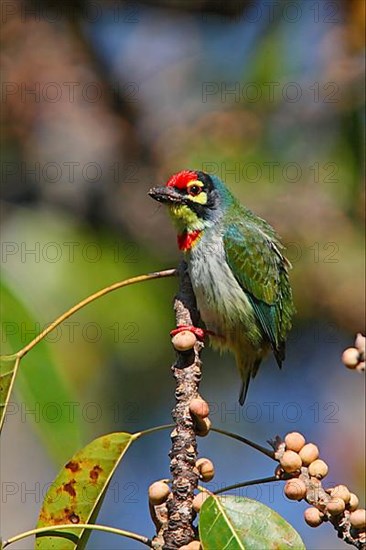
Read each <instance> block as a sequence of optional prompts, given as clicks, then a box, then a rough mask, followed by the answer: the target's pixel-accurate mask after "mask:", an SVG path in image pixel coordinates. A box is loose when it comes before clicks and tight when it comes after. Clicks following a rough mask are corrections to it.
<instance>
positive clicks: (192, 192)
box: [187, 180, 207, 204]
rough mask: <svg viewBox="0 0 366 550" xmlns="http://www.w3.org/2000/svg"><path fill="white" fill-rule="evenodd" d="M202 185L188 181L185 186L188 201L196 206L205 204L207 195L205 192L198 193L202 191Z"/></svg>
mask: <svg viewBox="0 0 366 550" xmlns="http://www.w3.org/2000/svg"><path fill="white" fill-rule="evenodd" d="M202 187H203V183H202V182H201V181H199V180H193V181H190V182H189V184H188V185H187V195H188V198H189V200H191V201H192V202H196V203H198V204H206V203H207V193H206V192H205V191H200V190H199V189H202Z"/></svg>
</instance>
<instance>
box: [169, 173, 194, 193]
mask: <svg viewBox="0 0 366 550" xmlns="http://www.w3.org/2000/svg"><path fill="white" fill-rule="evenodd" d="M196 179H197V173H196V172H193V170H183V171H182V172H178V174H174V175H173V176H172V177H171V178H169V180H168V182H167V184H166V186H167V187H176V188H177V189H186V187H187V185H188V183H189V182H190V181H192V180H196Z"/></svg>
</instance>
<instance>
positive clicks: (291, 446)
mask: <svg viewBox="0 0 366 550" xmlns="http://www.w3.org/2000/svg"><path fill="white" fill-rule="evenodd" d="M285 445H286V449H287V450H289V451H295V452H297V453H298V452H299V451H300V449H302V448H303V446H304V445H305V437H304V436H303V435H302V434H300V433H299V432H291V433H289V434H287V435H286V437H285Z"/></svg>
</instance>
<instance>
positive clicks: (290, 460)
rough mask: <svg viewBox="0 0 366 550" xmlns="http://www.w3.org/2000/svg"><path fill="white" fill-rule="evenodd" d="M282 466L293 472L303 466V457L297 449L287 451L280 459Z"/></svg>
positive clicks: (288, 471)
mask: <svg viewBox="0 0 366 550" xmlns="http://www.w3.org/2000/svg"><path fill="white" fill-rule="evenodd" d="M280 464H281V467H282V468H283V469H284V470H285V472H287V473H289V474H291V473H292V472H296V470H299V469H300V468H301V458H300V457H299V455H298V454H297V453H295V451H285V452H284V453H283V455H282V458H281V459H280Z"/></svg>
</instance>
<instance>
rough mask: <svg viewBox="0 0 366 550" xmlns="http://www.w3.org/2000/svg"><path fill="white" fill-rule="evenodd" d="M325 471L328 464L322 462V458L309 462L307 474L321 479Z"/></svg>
mask: <svg viewBox="0 0 366 550" xmlns="http://www.w3.org/2000/svg"><path fill="white" fill-rule="evenodd" d="M327 473H328V465H327V464H326V463H325V462H324V460H320V458H318V459H317V460H314V462H311V464H309V474H310V475H311V476H314V477H316V478H318V479H323V477H325V476H326V475H327ZM337 496H338V495H337ZM341 498H342V497H341Z"/></svg>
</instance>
